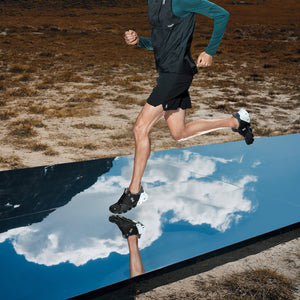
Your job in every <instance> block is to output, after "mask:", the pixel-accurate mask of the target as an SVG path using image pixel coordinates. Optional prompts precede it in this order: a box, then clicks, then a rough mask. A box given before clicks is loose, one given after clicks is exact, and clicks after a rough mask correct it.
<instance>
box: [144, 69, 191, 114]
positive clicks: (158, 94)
mask: <svg viewBox="0 0 300 300" xmlns="http://www.w3.org/2000/svg"><path fill="white" fill-rule="evenodd" d="M156 81H157V85H156V87H154V89H153V91H152V93H151V95H150V96H149V98H148V100H147V103H149V104H150V105H152V106H158V105H160V104H162V106H163V109H164V110H176V109H178V108H179V107H180V108H182V109H187V108H191V107H192V104H191V98H190V94H189V91H188V89H189V87H190V85H191V83H192V81H193V75H189V74H176V73H162V74H159V77H158V78H157V80H156Z"/></svg>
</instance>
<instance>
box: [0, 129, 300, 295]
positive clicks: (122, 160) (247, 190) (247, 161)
mask: <svg viewBox="0 0 300 300" xmlns="http://www.w3.org/2000/svg"><path fill="white" fill-rule="evenodd" d="M299 136H300V135H299V134H298V135H290V136H283V137H274V138H266V139H259V140H256V141H255V143H254V144H253V146H251V147H249V146H248V147H247V146H246V145H244V143H242V142H234V143H226V144H219V145H210V146H201V147H193V148H186V149H178V150H170V151H161V152H155V153H152V154H151V158H150V160H149V163H148V166H147V169H146V172H145V176H144V178H143V186H144V189H145V190H146V192H147V193H148V195H149V200H148V201H147V202H145V203H144V204H142V205H141V206H139V207H137V208H135V209H133V210H132V211H130V212H128V213H126V214H125V216H126V217H128V218H130V219H134V220H138V221H140V222H142V223H143V224H144V225H145V227H146V231H145V232H144V234H143V236H142V237H141V239H140V240H139V248H140V251H141V257H142V260H143V264H144V266H145V269H146V272H147V271H151V270H153V269H156V268H160V267H163V266H166V265H169V264H172V263H175V262H178V261H181V260H183V259H187V258H190V257H193V256H196V255H199V254H202V253H205V252H208V251H211V250H215V249H218V248H220V247H223V246H226V245H230V244H232V243H235V242H239V241H241V240H244V239H246V238H250V237H253V236H255V235H258V234H261V233H264V232H267V231H270V230H274V229H277V228H280V227H282V226H286V225H289V224H292V223H295V222H297V221H299V215H300V214H299V212H300V209H299V202H298V201H297V200H296V197H297V195H299V186H298V185H297V184H296V182H297V180H299V155H298V151H297V150H296V149H297V147H298V145H299V140H300V138H299ZM111 162H112V166H111V164H110V165H109V167H106V169H105V172H104V171H102V172H101V175H100V176H99V177H98V179H96V180H93V182H94V181H95V182H94V183H93V184H92V185H90V186H85V189H84V190H83V191H81V192H79V193H77V194H76V195H75V196H73V197H72V198H71V199H70V201H68V202H67V203H66V204H65V205H64V206H61V207H56V208H55V210H53V211H51V212H50V213H49V214H48V215H47V216H46V217H44V218H43V219H42V220H41V221H39V222H33V223H32V224H31V225H29V226H23V224H22V223H20V224H22V226H20V227H18V226H15V228H11V229H9V230H8V231H5V232H2V233H1V234H0V257H1V265H3V266H4V268H3V271H4V272H3V271H1V273H3V274H6V276H5V278H3V280H4V282H5V285H3V287H1V288H0V298H2V296H8V295H11V296H13V298H15V299H18V297H20V292H19V293H18V291H13V292H12V290H13V286H14V285H15V284H16V283H17V284H18V285H21V286H23V287H24V288H25V286H28V284H29V285H35V284H34V280H36V278H39V282H40V285H39V287H36V289H35V290H34V289H33V291H31V292H29V291H27V288H25V290H26V292H27V293H30V294H28V296H29V295H30V296H32V297H34V298H35V299H38V298H39V297H41V299H51V298H52V299H53V297H56V298H57V297H63V298H66V297H71V296H74V295H76V294H80V293H83V292H87V291H90V290H92V289H96V288H99V287H102V286H105V285H107V284H111V283H114V282H117V281H120V280H123V279H126V278H128V277H129V261H128V247H127V242H126V240H125V239H123V238H122V236H121V234H120V231H119V229H118V228H117V226H115V225H114V224H111V223H110V222H109V221H108V217H109V216H110V212H109V211H108V207H109V206H110V205H111V204H112V203H114V202H116V200H118V198H119V197H120V195H121V194H122V192H123V188H124V187H126V186H128V183H129V179H130V177H131V173H132V165H133V157H132V156H122V157H117V158H115V159H114V160H111V161H110V163H111ZM103 163H104V164H106V166H107V162H105V161H103ZM70 165H71V164H68V165H65V166H68V167H70ZM74 165H76V164H74ZM61 167H63V165H61V166H60V168H61ZM54 168H55V166H54ZM81 169H82V168H81ZM103 170H104V169H103ZM60 172H62V171H60ZM41 174H43V172H41ZM9 176H14V174H13V172H11V173H10V174H9ZM41 176H42V175H41ZM76 176H77V177H78V175H76ZM93 176H94V175H93ZM77 177H76V178H77ZM55 184H56V185H68V182H66V181H65V180H64V181H61V180H58V182H56V183H55ZM58 190H59V189H58ZM2 194H3V193H2ZM0 200H1V203H4V202H5V201H6V199H1V198H0ZM29 201H30V200H29ZM45 201H46V200H45ZM47 201H49V200H47ZM7 203H9V202H7ZM7 203H6V204H7ZM20 203H22V202H20ZM10 205H12V207H14V205H15V203H10ZM24 205H25V204H24ZM50 206H51V205H50ZM13 209H15V210H18V209H19V210H20V209H22V204H21V206H20V207H19V206H18V207H15V208H13ZM35 213H36V212H35ZM14 218H15V219H22V218H23V217H22V216H18V214H17V213H16V214H15V216H14ZM4 223H5V220H3V221H2V224H4ZM0 225H1V219H0ZM17 262H18V269H20V271H19V274H20V276H19V278H16V277H18V276H16V274H15V272H13V268H14V266H16V263H17ZM28 272H30V274H31V276H28V275H26V276H27V278H26V280H24V276H25V274H28ZM22 275H23V276H22ZM1 277H2V276H1ZM66 277H67V278H68V280H67V282H64V284H62V283H61V282H60V281H61V279H62V278H64V280H65V278H66ZM49 280H50V282H52V283H53V286H54V288H53V287H52V288H51V292H47V293H46V292H45V291H44V289H45V287H46V286H47V284H46V283H47V282H48V283H49ZM25 283H26V285H25ZM35 286H36V285H35ZM46 290H47V289H46ZM11 293H12V294H11ZM37 295H39V296H37ZM21 298H22V297H21ZM11 299H12V298H11Z"/></svg>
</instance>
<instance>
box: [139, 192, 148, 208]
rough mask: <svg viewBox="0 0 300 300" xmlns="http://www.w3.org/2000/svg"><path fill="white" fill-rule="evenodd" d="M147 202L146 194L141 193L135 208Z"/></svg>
mask: <svg viewBox="0 0 300 300" xmlns="http://www.w3.org/2000/svg"><path fill="white" fill-rule="evenodd" d="M147 200H148V195H147V194H146V192H143V193H142V194H141V196H140V199H139V201H138V203H137V206H139V205H141V204H142V203H144V202H146V201H147Z"/></svg>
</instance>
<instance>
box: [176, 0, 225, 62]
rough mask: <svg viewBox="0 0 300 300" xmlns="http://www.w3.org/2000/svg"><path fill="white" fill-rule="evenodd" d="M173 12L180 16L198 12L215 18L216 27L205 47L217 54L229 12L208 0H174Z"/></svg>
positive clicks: (207, 51) (208, 52)
mask: <svg viewBox="0 0 300 300" xmlns="http://www.w3.org/2000/svg"><path fill="white" fill-rule="evenodd" d="M172 1H173V2H172V4H173V12H174V14H175V15H176V16H178V17H186V16H187V15H188V14H189V13H198V14H202V15H204V16H207V17H209V18H211V19H213V20H214V29H213V33H212V36H211V39H210V42H209V44H208V46H207V48H206V49H205V52H206V53H207V54H209V55H212V56H213V55H215V54H216V52H217V49H218V47H219V45H220V43H221V40H222V38H223V35H224V33H225V29H226V25H227V21H228V18H229V13H228V12H227V11H226V10H225V9H224V8H222V7H220V6H218V5H216V4H214V3H212V2H210V1H208V0H172Z"/></svg>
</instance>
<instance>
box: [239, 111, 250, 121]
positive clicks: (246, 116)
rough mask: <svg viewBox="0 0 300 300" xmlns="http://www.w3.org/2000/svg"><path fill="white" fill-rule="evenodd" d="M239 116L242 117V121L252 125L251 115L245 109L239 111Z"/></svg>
mask: <svg viewBox="0 0 300 300" xmlns="http://www.w3.org/2000/svg"><path fill="white" fill-rule="evenodd" d="M238 114H239V115H240V119H241V120H242V121H244V122H247V123H250V116H249V113H248V112H247V111H246V110H245V109H244V108H241V109H240V110H239V111H238Z"/></svg>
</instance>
